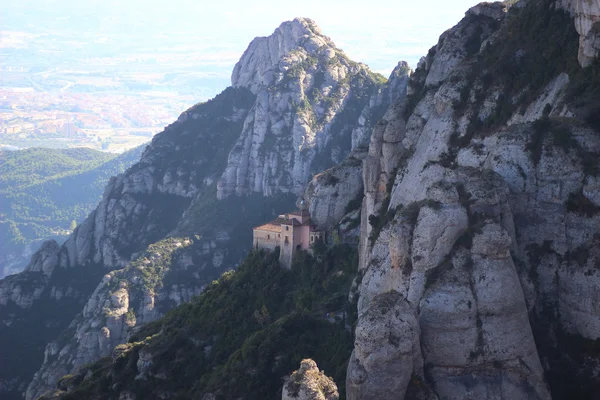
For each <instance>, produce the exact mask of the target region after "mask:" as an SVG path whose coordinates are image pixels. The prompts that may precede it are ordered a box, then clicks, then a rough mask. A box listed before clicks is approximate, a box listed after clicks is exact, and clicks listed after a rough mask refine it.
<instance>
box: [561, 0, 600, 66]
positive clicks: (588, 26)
mask: <svg viewBox="0 0 600 400" xmlns="http://www.w3.org/2000/svg"><path fill="white" fill-rule="evenodd" d="M558 4H559V6H560V7H562V8H564V9H565V10H567V11H568V12H570V13H571V14H572V15H573V18H574V19H575V29H577V33H579V56H578V58H579V63H580V64H581V66H582V67H588V66H590V65H592V63H593V62H594V60H595V59H596V57H598V53H599V52H600V1H598V0H560V1H559V2H558Z"/></svg>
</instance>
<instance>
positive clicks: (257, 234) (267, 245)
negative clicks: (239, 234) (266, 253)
mask: <svg viewBox="0 0 600 400" xmlns="http://www.w3.org/2000/svg"><path fill="white" fill-rule="evenodd" d="M253 236H254V238H253V243H254V248H255V249H266V250H275V248H276V247H278V246H279V249H280V250H279V262H280V263H281V265H282V266H284V267H285V268H288V269H289V268H291V267H292V259H293V257H294V254H295V252H296V251H298V250H310V246H311V245H312V244H313V243H315V241H317V240H319V239H325V232H322V231H318V230H317V228H316V226H315V225H313V224H311V219H310V213H309V212H308V211H307V210H298V211H294V212H292V213H289V214H281V215H280V216H278V217H277V219H275V220H273V221H271V222H269V223H267V224H265V225H261V226H257V227H256V228H254V230H253Z"/></svg>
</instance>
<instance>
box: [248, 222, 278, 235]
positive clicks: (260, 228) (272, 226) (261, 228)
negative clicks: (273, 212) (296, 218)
mask: <svg viewBox="0 0 600 400" xmlns="http://www.w3.org/2000/svg"><path fill="white" fill-rule="evenodd" d="M254 230H255V231H268V232H277V233H280V232H281V225H275V224H272V223H270V222H269V223H268V224H264V225H261V226H257V227H256V228H254Z"/></svg>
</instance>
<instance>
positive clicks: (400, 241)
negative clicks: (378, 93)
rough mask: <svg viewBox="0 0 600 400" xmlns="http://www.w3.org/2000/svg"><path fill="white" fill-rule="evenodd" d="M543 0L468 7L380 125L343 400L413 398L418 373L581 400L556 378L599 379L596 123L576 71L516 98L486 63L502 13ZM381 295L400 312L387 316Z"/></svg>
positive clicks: (490, 392)
mask: <svg viewBox="0 0 600 400" xmlns="http://www.w3.org/2000/svg"><path fill="white" fill-rule="evenodd" d="M546 6H547V7H552V6H551V5H550V4H549V2H542V1H540V2H527V4H525V5H521V6H520V7H519V8H518V9H516V10H514V11H510V10H509V11H506V10H505V8H504V4H491V5H490V4H485V3H484V4H481V5H479V6H477V7H476V8H473V9H471V10H470V11H469V12H468V13H467V16H466V17H465V19H464V20H463V21H461V22H460V23H459V24H458V25H457V26H456V27H454V28H453V29H451V30H450V31H448V32H446V33H444V35H442V37H441V38H440V43H439V44H438V45H437V46H436V47H435V48H434V49H432V50H431V51H430V53H429V55H428V56H427V57H426V58H424V59H423V60H422V62H421V63H420V66H419V68H418V69H417V71H415V73H414V74H413V75H412V77H411V80H410V82H409V89H408V97H407V100H406V102H404V103H403V104H399V105H396V106H395V107H391V108H390V109H389V110H388V112H387V113H386V114H385V116H384V118H383V120H382V122H380V123H379V124H378V125H377V126H376V127H375V129H374V131H373V134H372V136H371V143H370V146H369V154H368V156H367V157H366V158H365V160H364V161H363V179H364V191H365V192H364V194H365V198H364V199H363V204H362V219H361V244H360V268H361V272H360V274H359V276H360V277H362V278H361V281H360V285H359V289H358V291H359V293H360V298H359V300H358V323H357V331H356V339H355V349H354V353H353V356H352V359H351V361H350V364H349V367H348V377H347V388H348V397H349V398H354V399H367V398H368V399H371V398H379V399H386V398H412V397H410V396H413V393H414V392H413V391H412V390H413V389H414V388H415V387H416V384H415V383H414V382H415V381H417V382H421V383H423V384H425V385H427V386H428V387H429V388H430V389H431V391H432V393H433V394H432V393H429V394H431V395H433V396H438V397H439V398H446V399H463V398H486V399H536V398H537V399H549V398H551V393H550V389H552V397H553V398H568V397H565V396H569V395H573V396H583V397H582V398H585V396H586V394H585V393H589V392H585V391H582V392H577V394H574V393H573V391H572V390H570V389H569V388H571V389H572V386H563V385H570V383H568V382H571V381H572V380H575V381H576V382H579V383H578V384H581V385H582V386H581V387H586V388H588V389H587V390H592V391H593V390H595V389H594V388H597V387H598V383H599V380H598V377H597V374H596V373H595V372H594V370H595V368H596V367H597V365H599V359H598V357H597V354H596V352H595V351H591V352H588V353H586V352H585V351H582V349H583V348H584V347H585V346H591V342H590V340H596V339H597V338H598V337H599V335H600V328H598V321H599V319H600V313H599V312H598V310H599V309H600V308H599V304H598V302H597V301H595V300H594V299H595V297H594V296H593V295H592V294H591V291H592V290H593V289H592V288H597V287H598V285H599V284H600V280H598V278H597V276H596V273H595V272H594V271H595V268H594V267H593V266H595V265H597V263H598V259H600V258H599V256H600V254H599V253H598V246H597V243H596V242H597V240H598V226H600V209H599V208H598V207H597V205H596V203H595V201H596V196H595V193H596V192H595V189H593V188H595V187H596V180H597V179H596V176H597V174H598V172H597V171H598V170H597V168H598V161H597V160H598V158H597V154H598V151H599V150H600V139H599V135H598V132H597V131H596V129H597V127H595V126H592V125H589V124H588V122H587V121H593V120H592V119H589V118H588V119H587V120H586V121H582V120H581V119H578V118H579V117H578V116H577V115H579V114H578V113H577V107H581V104H580V103H581V102H580V103H579V104H573V103H572V102H573V98H572V97H570V96H569V90H570V89H571V88H572V86H570V85H571V84H572V80H571V79H572V78H571V76H570V74H571V73H572V72H569V71H566V70H564V69H563V70H560V69H556V70H554V75H551V76H548V77H547V78H546V80H545V81H544V84H543V85H542V86H541V87H539V88H535V89H532V88H525V91H529V93H528V94H529V96H528V97H527V98H526V99H524V98H521V97H519V96H520V93H517V92H516V90H520V91H521V94H522V93H523V92H522V91H523V90H524V89H523V87H522V86H521V87H519V88H518V89H517V88H515V87H512V86H511V84H512V82H511V79H512V78H511V77H508V76H504V75H502V72H500V71H499V70H494V67H493V65H494V63H498V62H501V61H499V60H494V59H493V58H492V57H494V54H500V53H499V51H498V49H499V48H502V46H506V42H504V41H503V40H504V38H505V37H506V35H507V34H506V31H505V29H508V28H506V27H507V26H510V25H508V22H506V21H504V20H503V18H504V17H503V15H504V14H505V13H506V12H508V13H511V12H514V14H513V15H512V16H511V17H512V18H513V20H512V22H510V23H512V24H518V23H519V21H518V20H517V18H528V16H531V15H532V14H533V13H534V12H535V11H537V10H539V7H546ZM549 10H550V11H548V10H546V12H547V13H548V15H547V16H546V17H545V18H555V20H561V21H563V20H564V19H562V14H561V13H560V11H555V10H554V8H549ZM552 13H556V14H554V15H553V14H552ZM507 19H508V18H507ZM552 29H556V27H553V28H552ZM564 29H565V30H567V31H568V29H569V27H568V26H566V25H565V27H564ZM569 37H571V36H569ZM475 38H476V39H477V40H475ZM483 43H488V45H487V46H488V47H486V46H484V45H483ZM520 45H521V46H523V47H524V48H527V49H528V50H527V51H531V47H526V46H527V44H526V43H521V44H520ZM475 55H476V56H475ZM481 60H485V61H483V62H481ZM491 70H494V71H495V72H494V74H495V75H494V76H493V77H492V76H491V75H488V74H489V73H491V72H490V71H491ZM522 73H523V74H524V75H525V74H527V72H524V71H523V72H522ZM574 73H577V71H575V72H574ZM526 76H527V75H526ZM521 79H522V78H521ZM573 79H574V78H573ZM578 79H581V78H578ZM486 80H487V81H486ZM513 90H514V92H513ZM507 98H510V99H513V100H512V101H514V102H515V103H517V104H518V106H516V105H514V104H511V105H508V104H510V101H509V102H508V103H507V102H505V99H507ZM507 110H509V111H507ZM502 113H504V114H503V115H501V114H502ZM583 276H585V277H586V279H585V280H584V278H583ZM382 298H386V299H392V300H393V301H386V302H385V304H386V305H387V308H384V309H386V310H387V309H388V308H389V309H391V310H397V311H395V312H382V311H380V310H381V303H382V300H381V299H382ZM403 324H404V325H403ZM367 329H372V330H373V331H369V332H368V334H366V333H365V334H363V331H365V332H366V331H367ZM394 333H395V334H396V338H397V337H399V338H400V340H399V341H398V340H395V339H396V338H394V340H390V338H392V337H393V334H394ZM371 338H376V339H374V340H373V341H372V339H371ZM390 342H394V343H403V345H402V346H396V347H394V346H393V345H390ZM586 343H587V344H586ZM580 346H581V347H580ZM556 348H560V349H561V351H562V353H561V354H558V353H557V352H556V350H555V349H556ZM588 348H589V347H588ZM379 349H384V350H381V351H379ZM401 349H402V350H401ZM411 349H414V350H411ZM575 360H580V361H579V364H578V361H575ZM581 360H584V361H581ZM421 366H423V367H422V370H421ZM559 371H560V372H559ZM421 374H422V375H421ZM421 376H422V377H423V379H421V378H420V377H421ZM545 376H551V377H552V379H551V380H549V381H546V380H545ZM415 377H416V378H415ZM383 387H386V388H388V389H389V388H391V390H390V391H389V392H386V391H385V390H384V389H382V388H383ZM394 391H395V394H394V395H392V394H391V393H392V392H394ZM399 393H400V394H399Z"/></svg>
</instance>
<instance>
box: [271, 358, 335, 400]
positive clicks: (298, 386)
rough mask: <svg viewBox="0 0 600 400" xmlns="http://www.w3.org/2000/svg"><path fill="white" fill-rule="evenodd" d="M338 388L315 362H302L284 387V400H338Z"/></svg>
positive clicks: (282, 396)
mask: <svg viewBox="0 0 600 400" xmlns="http://www.w3.org/2000/svg"><path fill="white" fill-rule="evenodd" d="M339 397H340V395H339V393H338V388H337V386H336V384H335V382H334V381H333V380H331V378H328V377H327V376H325V374H324V373H323V372H321V371H319V368H318V367H317V363H316V362H314V361H313V360H310V359H308V360H302V362H301V363H300V369H299V370H297V371H294V373H293V374H292V375H291V376H290V378H289V379H288V380H287V382H286V383H285V384H284V385H283V390H282V395H281V399H282V400H338V399H339Z"/></svg>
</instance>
